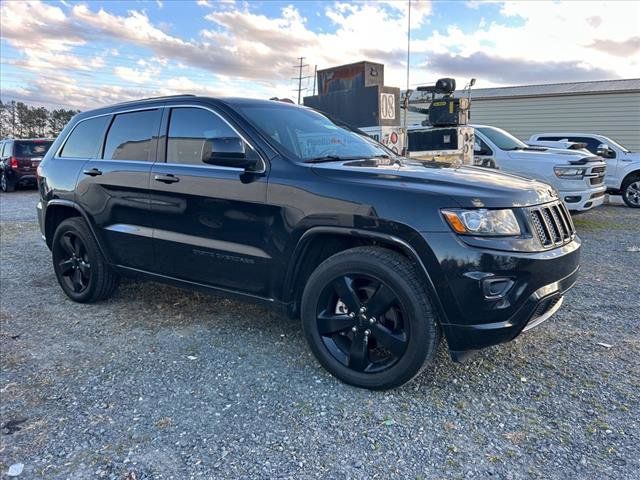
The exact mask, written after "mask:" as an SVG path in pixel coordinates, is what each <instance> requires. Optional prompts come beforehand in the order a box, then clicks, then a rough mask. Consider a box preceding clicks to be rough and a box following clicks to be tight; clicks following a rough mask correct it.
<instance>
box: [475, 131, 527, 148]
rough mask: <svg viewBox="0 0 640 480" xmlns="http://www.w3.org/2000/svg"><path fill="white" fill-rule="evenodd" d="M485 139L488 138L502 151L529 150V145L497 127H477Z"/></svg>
mask: <svg viewBox="0 0 640 480" xmlns="http://www.w3.org/2000/svg"><path fill="white" fill-rule="evenodd" d="M476 130H478V131H480V133H482V134H483V135H484V136H485V137H487V138H488V139H489V140H490V141H491V142H492V143H493V144H494V145H495V146H496V147H498V148H499V149H500V150H519V149H521V148H528V146H527V144H525V143H524V142H522V141H520V140H518V139H517V138H516V137H514V136H513V135H511V134H510V133H507V132H505V131H504V130H501V129H499V128H495V127H476Z"/></svg>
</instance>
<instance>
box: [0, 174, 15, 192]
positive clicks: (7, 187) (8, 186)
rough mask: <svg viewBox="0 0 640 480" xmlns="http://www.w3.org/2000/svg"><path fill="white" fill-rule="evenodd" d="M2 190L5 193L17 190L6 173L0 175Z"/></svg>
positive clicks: (0, 187)
mask: <svg viewBox="0 0 640 480" xmlns="http://www.w3.org/2000/svg"><path fill="white" fill-rule="evenodd" d="M0 189H1V190H2V191H3V192H13V191H14V190H15V189H16V185H15V183H14V182H12V181H11V179H9V177H7V174H6V173H5V172H4V171H3V172H2V173H1V174H0Z"/></svg>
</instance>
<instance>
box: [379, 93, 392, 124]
mask: <svg viewBox="0 0 640 480" xmlns="http://www.w3.org/2000/svg"><path fill="white" fill-rule="evenodd" d="M395 118H396V97H395V95H394V94H393V93H381V94H380V119H381V120H395Z"/></svg>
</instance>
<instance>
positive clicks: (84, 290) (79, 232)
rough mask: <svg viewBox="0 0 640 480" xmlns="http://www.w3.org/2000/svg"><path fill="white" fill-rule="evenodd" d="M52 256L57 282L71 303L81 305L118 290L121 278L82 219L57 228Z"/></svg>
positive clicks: (66, 222) (106, 296)
mask: <svg viewBox="0 0 640 480" xmlns="http://www.w3.org/2000/svg"><path fill="white" fill-rule="evenodd" d="M51 254H52V260H53V269H54V270H55V272H56V277H57V278H58V283H59V284H60V286H61V287H62V290H63V291H64V293H66V294H67V296H68V297H69V298H70V299H71V300H74V301H76V302H81V303H87V302H95V301H98V300H103V299H105V298H108V297H110V296H111V295H112V294H113V292H114V291H115V290H116V288H117V287H118V283H119V278H118V275H117V274H116V273H115V272H114V271H113V270H112V268H111V266H110V265H109V264H108V263H107V262H106V260H105V258H104V257H103V255H102V252H101V251H100V248H99V247H98V244H97V243H96V240H95V238H94V237H93V234H92V233H91V230H90V229H89V227H88V225H87V223H86V222H85V221H84V220H83V219H82V218H80V217H72V218H68V219H66V220H64V221H63V222H61V223H60V225H58V228H56V231H55V234H54V235H53V241H52V243H51Z"/></svg>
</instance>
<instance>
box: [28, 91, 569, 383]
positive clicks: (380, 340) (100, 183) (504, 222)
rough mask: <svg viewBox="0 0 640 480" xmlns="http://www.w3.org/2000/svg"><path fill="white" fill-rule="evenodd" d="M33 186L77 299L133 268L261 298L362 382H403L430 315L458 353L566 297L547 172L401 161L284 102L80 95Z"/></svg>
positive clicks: (325, 359) (565, 246) (333, 366)
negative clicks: (103, 103) (528, 175)
mask: <svg viewBox="0 0 640 480" xmlns="http://www.w3.org/2000/svg"><path fill="white" fill-rule="evenodd" d="M39 187H40V194H41V201H40V203H39V204H38V216H39V220H40V227H41V229H42V233H43V235H44V238H45V239H46V243H47V245H48V246H49V248H50V249H51V250H52V256H53V265H54V269H55V273H56V275H57V277H58V280H59V282H60V285H61V286H62V289H63V290H64V292H65V293H66V294H67V295H68V296H69V297H70V298H71V299H73V300H75V301H77V302H94V301H98V300H102V299H105V298H107V297H109V296H110V295H111V294H112V293H113V292H114V290H115V288H116V286H117V284H118V277H119V276H120V275H134V276H139V277H144V278H148V279H151V280H158V281H163V282H170V283H173V284H176V285H179V286H184V287H188V288H195V289H201V290H205V291H215V292H222V293H223V294H227V295H235V296H238V297H241V298H245V299H249V300H251V301H255V302H260V303H262V304H265V305H269V306H272V307H275V308H278V309H280V310H282V311H283V312H286V313H287V314H289V315H291V316H293V317H300V318H301V319H302V325H303V329H304V334H305V336H306V338H307V341H308V342H309V345H310V347H311V350H312V351H313V353H314V354H315V355H316V357H317V358H318V360H319V361H320V363H321V364H322V365H323V366H324V367H325V368H326V369H327V370H329V371H330V372H331V373H333V374H334V375H335V376H337V377H339V378H340V379H342V380H344V381H345V382H348V383H351V384H353V385H357V386H361V387H366V388H373V389H384V388H391V387H394V386H397V385H400V384H402V383H404V382H406V381H408V380H410V379H411V378H412V377H413V376H415V375H416V374H417V373H418V372H419V370H420V368H421V367H422V366H423V364H426V363H429V362H430V361H431V360H432V359H433V358H434V354H435V352H436V347H437V345H438V341H439V339H440V335H441V332H442V333H443V334H444V336H445V337H446V339H447V341H448V346H449V349H450V352H451V355H452V357H453V358H454V360H460V359H462V358H464V357H465V356H467V354H468V353H469V352H471V351H473V350H476V349H480V348H483V347H486V346H489V345H494V344H497V343H500V342H505V341H508V340H511V339H513V338H514V337H516V336H517V335H519V334H520V333H521V332H522V331H523V330H526V329H528V328H531V327H532V326H534V325H536V324H538V323H540V322H541V321H543V320H545V319H547V318H548V317H549V316H550V315H551V314H552V313H553V312H555V311H556V310H557V309H558V308H559V306H560V304H561V302H562V298H563V294H564V292H565V291H566V290H567V289H568V288H570V287H571V286H572V285H573V283H574V281H575V278H576V275H577V272H578V267H579V250H580V240H579V239H578V237H577V235H576V234H575V231H574V228H573V224H572V223H571V217H570V216H569V215H568V213H567V210H566V209H565V207H564V206H563V204H562V203H561V202H560V201H559V200H558V198H557V197H556V195H555V193H554V191H553V189H551V188H550V187H549V186H547V185H545V184H543V183H540V182H537V181H534V180H528V179H525V178H521V177H517V176H513V175H505V174H502V173H499V172H491V171H487V170H486V169H481V168H473V167H460V168H451V167H449V166H446V165H441V164H435V163H434V164H433V165H429V164H427V165H425V164H420V163H413V162H411V161H410V160H408V159H404V158H399V157H395V156H394V155H393V154H392V153H391V152H390V151H388V150H386V149H385V148H384V147H382V146H381V145H380V144H378V143H376V142H375V141H373V140H372V139H370V138H369V137H366V136H365V135H363V134H361V133H360V132H358V131H355V130H351V129H350V128H349V127H347V126H345V125H343V124H341V123H339V122H336V121H332V120H331V119H329V118H327V117H326V116H324V115H322V114H320V113H318V112H316V111H313V110H311V109H308V108H304V107H299V106H295V105H290V104H286V103H282V102H277V101H261V100H246V99H213V98H199V97H194V96H180V97H166V98H160V99H149V100H143V101H138V102H132V103H127V104H120V105H116V106H113V107H109V108H104V109H100V110H95V111H91V112H84V113H82V114H79V115H77V116H76V117H74V119H73V120H72V121H71V122H70V123H69V125H67V127H66V128H65V130H64V131H63V132H62V134H61V135H60V136H59V138H58V139H57V140H56V142H55V144H54V145H53V147H52V148H51V150H50V152H49V153H48V154H47V156H46V158H45V160H44V161H43V162H42V164H41V166H40V177H39ZM238 348H242V346H241V345H238Z"/></svg>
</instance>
